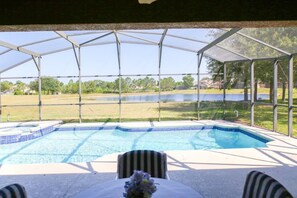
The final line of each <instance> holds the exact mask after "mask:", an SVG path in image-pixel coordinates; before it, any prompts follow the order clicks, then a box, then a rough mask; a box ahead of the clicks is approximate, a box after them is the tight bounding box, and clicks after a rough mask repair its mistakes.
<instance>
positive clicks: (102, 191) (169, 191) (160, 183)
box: [74, 178, 203, 198]
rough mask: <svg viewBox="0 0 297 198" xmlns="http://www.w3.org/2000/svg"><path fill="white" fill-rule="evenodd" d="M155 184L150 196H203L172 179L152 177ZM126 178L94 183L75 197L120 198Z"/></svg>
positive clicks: (198, 197)
mask: <svg viewBox="0 0 297 198" xmlns="http://www.w3.org/2000/svg"><path fill="white" fill-rule="evenodd" d="M153 179H154V181H155V183H156V184H157V185H156V186H157V191H156V192H155V193H154V194H153V196H152V198H161V197H162V198H164V197H170V198H184V197H187V198H203V196H202V195H201V194H199V193H198V192H197V191H195V190H194V189H192V188H191V187H189V186H186V185H184V184H181V183H178V182H176V181H172V180H166V179H158V178H153ZM128 180H129V178H126V179H118V180H113V181H109V182H105V183H100V184H98V185H95V186H93V187H91V188H89V189H87V190H85V191H82V192H80V193H78V194H77V195H76V196H74V197H75V198H99V197H100V198H121V197H123V193H124V192H125V189H124V186H125V182H126V181H128Z"/></svg>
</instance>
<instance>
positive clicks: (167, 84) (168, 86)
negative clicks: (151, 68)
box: [161, 77, 175, 91]
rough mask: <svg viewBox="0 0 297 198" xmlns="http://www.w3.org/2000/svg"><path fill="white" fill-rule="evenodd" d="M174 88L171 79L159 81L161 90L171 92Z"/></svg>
mask: <svg viewBox="0 0 297 198" xmlns="http://www.w3.org/2000/svg"><path fill="white" fill-rule="evenodd" d="M174 88H175V81H174V79H173V78H172V77H167V78H163V79H161V90H162V91H172V90H173V89H174Z"/></svg>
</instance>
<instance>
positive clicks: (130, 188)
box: [123, 170, 157, 198]
mask: <svg viewBox="0 0 297 198" xmlns="http://www.w3.org/2000/svg"><path fill="white" fill-rule="evenodd" d="M150 177H151V176H150V175H149V174H148V173H146V172H144V171H139V170H134V173H133V175H132V176H131V177H130V181H127V182H126V183H125V191H126V192H125V193H124V194H123V195H124V197H126V198H150V197H151V196H152V194H153V193H154V192H156V191H157V187H156V185H155V184H154V180H153V179H151V178H150Z"/></svg>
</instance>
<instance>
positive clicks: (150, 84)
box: [141, 77, 156, 91]
mask: <svg viewBox="0 0 297 198" xmlns="http://www.w3.org/2000/svg"><path fill="white" fill-rule="evenodd" d="M141 87H142V91H148V90H154V89H155V87H156V81H155V79H153V78H149V77H145V78H144V79H141Z"/></svg>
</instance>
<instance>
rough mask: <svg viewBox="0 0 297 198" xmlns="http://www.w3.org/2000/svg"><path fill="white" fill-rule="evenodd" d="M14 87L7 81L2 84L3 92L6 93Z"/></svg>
mask: <svg viewBox="0 0 297 198" xmlns="http://www.w3.org/2000/svg"><path fill="white" fill-rule="evenodd" d="M12 85H13V84H12V82H9V81H7V80H6V81H3V82H1V91H2V92H5V91H8V90H11V88H12Z"/></svg>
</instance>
